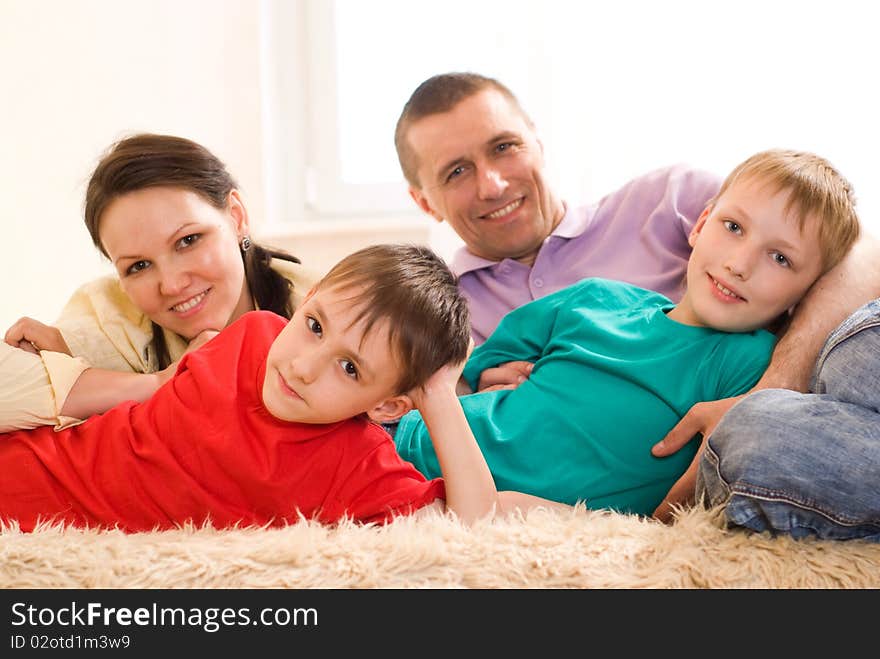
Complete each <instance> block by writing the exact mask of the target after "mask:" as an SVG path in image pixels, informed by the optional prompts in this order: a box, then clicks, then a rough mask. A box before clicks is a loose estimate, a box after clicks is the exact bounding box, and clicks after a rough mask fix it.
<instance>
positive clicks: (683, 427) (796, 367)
mask: <svg viewBox="0 0 880 659" xmlns="http://www.w3.org/2000/svg"><path fill="white" fill-rule="evenodd" d="M877 297H880V240H878V238H877V237H875V236H873V235H871V234H863V235H862V237H861V238H860V239H859V241H858V242H857V243H856V244H855V245H854V246H853V248H852V250H851V251H850V252H849V254H848V255H847V256H846V258H845V259H843V261H841V262H840V263H839V264H838V265H837V266H835V267H834V268H832V269H831V270H829V271H828V272H827V273H826V274H825V275H823V276H822V277H821V278H820V279H819V280H818V281H817V282H816V283H815V284H813V286H812V288H810V291H809V292H808V293H807V295H806V296H805V297H804V299H803V300H802V301H801V302H800V304H798V307H797V310H796V311H795V313H794V315H793V316H792V319H791V323H790V324H789V326H788V328H787V329H786V331H785V334H783V336H782V337H781V338H780V339H779V342H778V343H777V344H776V348H775V349H774V351H773V356H772V357H771V360H770V365H769V366H768V367H767V370H766V371H765V372H764V375H763V376H761V379H760V380H758V382H757V384H755V386H754V387H752V389H751V390H750V392H749V393H751V392H752V391H758V390H759V389H771V388H780V389H793V390H795V391H806V390H807V388H808V387H809V382H810V376H811V374H812V371H813V365H814V364H815V362H816V358H817V357H818V355H819V351H820V350H821V349H822V346H823V345H824V343H825V340H826V338H827V337H828V335H829V334H830V333H831V332H832V331H833V330H834V329H835V328H836V327H837V326H838V325H839V324H840V323H841V322H843V320H845V319H846V318H847V316H849V315H850V314H851V313H852V312H854V311H855V310H856V309H858V308H859V307H860V306H862V305H863V304H865V303H867V302H869V301H871V300H873V299H875V298H877ZM741 398H743V396H736V397H734V398H725V399H723V400H718V401H706V402H703V403H697V404H696V405H694V406H693V407H692V408H691V409H690V410H689V411H688V413H687V414H686V415H685V416H684V417H683V418H682V419H681V421H679V422H678V424H676V425H675V427H673V428H672V430H670V431H669V433H668V434H667V435H666V437H664V438H663V439H662V440H661V441H660V442H659V443H657V444H655V445H654V446H653V447H652V449H651V453H653V454H654V455H656V456H658V457H661V456H666V455H671V454H672V453H675V452H676V451H678V450H679V449H681V448H682V447H683V446H685V445H686V444H687V443H688V442H689V441H690V440H691V439H692V438H693V437H694V435H697V434H702V435H703V441H704V442H705V438H707V437H709V435H710V434H712V431H713V430H714V429H715V426H717V425H718V422H719V421H721V417H722V416H724V414H725V413H726V412H727V411H728V410H729V409H730V408H731V407H733V405H734V404H735V403H736V402H737V401H738V400H740V399H741ZM702 452H703V448H702V446H701V447H700V450H699V451H698V452H697V455H696V456H695V457H694V460H693V462H692V463H691V466H690V467H689V468H688V470H687V471H686V472H685V474H684V475H683V476H682V477H681V478H680V479H679V480H678V481H677V482H676V483H675V485H673V486H672V489H671V490H670V491H669V493H668V494H667V495H666V498H665V499H664V500H663V502H662V503H661V504H660V506H658V507H657V509H656V510H655V511H654V516H655V517H657V518H658V519H662V520H664V521H668V520H669V519H670V518H671V513H672V506H673V505H674V504H685V503H690V502H692V501H693V497H694V489H695V486H696V477H697V466H698V464H699V460H700V457H701V455H702Z"/></svg>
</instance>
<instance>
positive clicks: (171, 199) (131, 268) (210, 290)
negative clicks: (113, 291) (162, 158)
mask: <svg viewBox="0 0 880 659" xmlns="http://www.w3.org/2000/svg"><path fill="white" fill-rule="evenodd" d="M247 231H248V219H247V212H246V210H245V208H244V205H243V203H242V201H241V198H240V196H239V194H238V192H237V191H233V192H232V193H230V195H229V201H228V203H227V207H226V208H225V209H222V210H221V209H218V208H215V207H214V206H212V205H211V204H210V203H208V202H207V201H206V200H205V199H204V198H203V197H201V196H199V195H198V194H196V193H195V192H193V191H191V190H188V189H185V188H173V187H156V188H145V189H143V190H137V191H135V192H129V193H127V194H124V195H122V196H121V197H118V198H116V199H114V200H113V201H112V202H111V203H110V205H109V206H108V207H107V209H106V210H105V211H104V213H103V215H102V216H101V218H100V224H99V227H98V233H99V236H100V239H101V244H102V245H103V246H104V249H105V250H106V252H107V254H108V256H109V257H110V261H111V262H112V263H113V265H114V267H115V268H116V272H117V273H118V274H119V280H120V282H121V284H122V289H123V290H124V291H125V293H126V294H127V295H128V297H129V298H131V301H132V302H134V304H135V305H136V306H137V307H138V308H140V310H141V311H143V312H144V314H146V315H147V316H148V317H149V318H150V319H151V320H152V321H153V322H154V323H157V324H158V325H161V326H162V327H164V328H166V329H168V330H171V331H172V332H176V333H177V334H180V335H181V336H183V337H184V338H186V339H188V340H189V339H193V338H195V337H196V336H197V335H198V334H199V332H201V331H203V330H207V329H210V330H217V331H219V330H221V329H223V328H224V327H226V325H228V324H229V323H231V322H232V321H234V320H236V319H237V318H238V317H239V316H241V315H242V314H243V313H245V312H246V311H249V310H251V309H253V301H252V300H251V297H250V294H249V292H248V287H247V282H246V281H245V276H244V263H243V262H242V258H241V252H240V249H239V242H240V240H241V238H242V236H244V235H246V234H247Z"/></svg>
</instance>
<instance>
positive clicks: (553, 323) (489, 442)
mask: <svg viewBox="0 0 880 659" xmlns="http://www.w3.org/2000/svg"><path fill="white" fill-rule="evenodd" d="M673 307H674V304H673V303H672V301H670V300H669V299H668V298H666V297H664V296H662V295H660V294H658V293H654V292H652V291H648V290H645V289H642V288H638V287H636V286H632V285H630V284H625V283H622V282H617V281H611V280H606V279H598V278H591V279H584V280H582V281H580V282H578V283H577V284H574V285H572V286H569V287H567V288H564V289H562V290H560V291H557V292H556V293H553V294H551V295H548V296H546V297H543V298H540V299H538V300H535V301H534V302H530V303H529V304H526V305H524V306H522V307H520V308H518V309H515V310H514V311H512V312H510V313H509V314H507V315H506V316H505V317H504V318H503V319H502V321H501V323H500V324H499V325H498V327H497V329H496V330H495V331H494V332H493V333H492V335H491V336H490V337H489V338H488V339H487V340H486V342H485V343H484V344H483V345H481V346H479V347H478V348H476V349H475V350H474V352H473V354H472V355H471V358H470V359H469V360H468V363H467V366H466V367H465V370H464V377H465V378H466V379H467V380H468V382H470V384H471V386H472V387H473V388H476V384H477V381H478V380H479V376H480V373H481V372H482V371H483V370H484V369H486V368H490V367H493V366H497V365H499V364H503V363H505V362H509V361H514V360H526V361H531V362H534V365H535V366H534V369H533V370H532V373H531V375H530V376H529V378H528V379H527V380H526V381H525V382H523V383H522V384H521V385H520V386H519V387H517V388H516V389H513V390H502V391H491V392H485V393H476V394H471V395H469V396H462V397H461V404H462V407H463V408H464V412H465V416H466V417H467V419H468V422H469V423H470V426H471V428H472V430H473V432H474V436H475V437H476V439H477V443H478V444H479V445H480V448H481V449H482V451H483V455H485V457H486V462H487V463H488V464H489V469H490V471H491V472H492V475H493V476H494V478H495V484H496V486H497V487H498V489H499V490H517V491H520V492H527V493H530V494H535V495H537V496H541V497H544V498H547V499H551V500H554V501H561V502H563V503H569V504H574V503H576V502H578V501H583V502H584V503H585V504H586V505H587V507H589V508H612V509H615V510H620V511H622V512H632V513H639V514H645V515H649V514H651V513H652V512H653V511H654V509H655V508H656V507H657V505H659V503H660V502H661V501H662V500H663V498H664V497H665V496H666V494H667V493H668V491H669V489H670V488H671V487H672V485H673V484H674V483H675V481H676V480H678V478H679V477H680V476H681V475H682V474H683V473H684V471H685V470H686V469H687V467H688V465H690V463H691V461H692V460H693V458H694V455H695V454H696V451H697V449H698V447H699V442H697V441H692V442H691V443H690V444H689V445H688V446H687V447H685V448H684V449H682V450H680V451H678V452H677V453H675V454H674V455H672V456H669V457H665V458H657V457H654V456H653V455H651V447H652V446H653V445H654V444H655V443H656V442H658V441H659V440H660V439H662V438H663V437H664V436H665V435H666V433H667V432H668V431H669V430H670V429H671V428H672V427H673V426H674V425H675V424H676V423H677V422H678V421H679V419H681V417H682V416H684V414H685V413H686V412H687V411H688V410H689V409H690V408H691V406H693V405H694V404H695V403H698V402H700V401H706V400H718V399H721V398H728V397H730V396H736V395H739V394H742V393H745V392H746V391H748V390H749V389H751V388H752V386H754V384H755V383H756V382H757V381H758V379H759V378H760V377H761V375H762V374H763V372H764V370H765V369H766V367H767V364H768V363H769V361H770V354H771V352H772V350H773V345H774V343H775V340H776V339H775V337H774V336H773V334H771V333H770V332H767V331H764V330H758V331H754V332H744V333H728V332H721V331H718V330H713V329H708V328H705V327H693V326H690V325H683V324H681V323H678V322H676V321H674V320H671V319H670V318H668V317H667V316H666V312H668V311H669V310H670V309H672V308H673ZM394 441H395V444H396V445H397V450H398V451H399V452H400V454H401V455H402V456H403V458H404V459H405V460H408V461H410V462H412V463H413V464H414V465H415V467H416V468H417V469H418V470H419V471H421V472H422V473H423V474H425V476H427V477H429V478H434V477H437V476H440V475H441V474H440V468H439V465H438V463H437V457H436V455H435V453H434V447H433V445H432V443H431V439H430V436H429V435H428V431H427V428H426V427H425V424H424V422H423V421H422V418H421V416H420V415H419V413H418V412H417V411H416V412H410V413H409V414H407V415H405V416H404V417H403V418H402V419H401V421H400V424H399V426H398V428H397V431H396V434H395V436H394Z"/></svg>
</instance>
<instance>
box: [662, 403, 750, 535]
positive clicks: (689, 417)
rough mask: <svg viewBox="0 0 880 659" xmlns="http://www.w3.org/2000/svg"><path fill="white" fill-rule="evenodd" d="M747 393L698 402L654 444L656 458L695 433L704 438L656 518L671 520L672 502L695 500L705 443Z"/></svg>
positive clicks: (686, 441)
mask: <svg viewBox="0 0 880 659" xmlns="http://www.w3.org/2000/svg"><path fill="white" fill-rule="evenodd" d="M744 396H745V394H743V395H742V396H734V397H733V398H722V399H721V400H712V401H705V402H702V403H697V404H696V405H694V406H693V407H692V408H691V409H689V410H688V412H687V414H685V415H684V416H683V417H682V418H681V420H680V421H679V422H678V423H677V424H675V426H673V428H672V430H670V431H669V432H668V433H667V434H666V437H664V438H663V439H662V440H660V441H659V442H657V443H656V444H654V446H652V447H651V453H652V454H653V455H655V456H657V457H664V456H667V455H672V454H673V453H675V452H676V451H678V450H680V449H681V448H682V447H683V446H685V445H686V444H688V443H689V442H690V441H691V439H693V437H694V435H697V434H701V435H702V436H703V440H702V442H701V443H700V448H699V449H698V450H697V454H696V455H695V456H694V459H693V461H691V464H690V466H689V467H688V469H687V471H686V472H684V474H683V475H682V476H681V478H679V479H678V480H677V481H676V482H675V485H673V486H672V489H670V490H669V493H668V494H667V495H666V498H665V499H663V501H662V502H661V503H660V505H659V506H657V508H656V509H655V510H654V515H653V516H654V517H655V518H657V519H659V520H661V521H663V522H668V521H671V519H672V507H673V505H686V504H691V503H693V502H694V495H695V492H696V485H697V469H698V466H699V464H700V457H701V456H702V455H703V447H704V446H705V445H706V438H707V437H709V435H711V434H712V431H713V430H715V426H717V425H718V422H719V421H721V417H723V416H724V414H725V413H726V412H727V410H729V409H730V408H731V407H733V406H734V404H736V403H737V402H738V401H739V400H740V399H742V398H743V397H744Z"/></svg>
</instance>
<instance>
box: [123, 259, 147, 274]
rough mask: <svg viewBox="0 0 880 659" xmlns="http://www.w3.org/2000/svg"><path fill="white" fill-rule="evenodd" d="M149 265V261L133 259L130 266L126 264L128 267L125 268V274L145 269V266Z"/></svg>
mask: <svg viewBox="0 0 880 659" xmlns="http://www.w3.org/2000/svg"><path fill="white" fill-rule="evenodd" d="M149 265H150V262H149V261H135V262H134V263H132V264H131V265H130V266H128V268H126V270H125V274H127V275H133V274H135V273H137V272H140V271H141V270H145V269H146V268H148V267H149Z"/></svg>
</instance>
